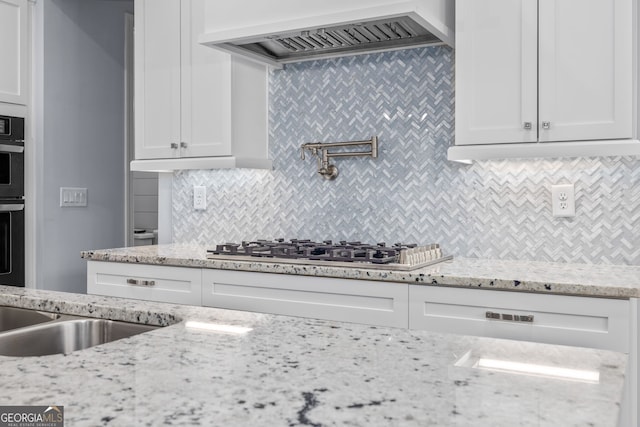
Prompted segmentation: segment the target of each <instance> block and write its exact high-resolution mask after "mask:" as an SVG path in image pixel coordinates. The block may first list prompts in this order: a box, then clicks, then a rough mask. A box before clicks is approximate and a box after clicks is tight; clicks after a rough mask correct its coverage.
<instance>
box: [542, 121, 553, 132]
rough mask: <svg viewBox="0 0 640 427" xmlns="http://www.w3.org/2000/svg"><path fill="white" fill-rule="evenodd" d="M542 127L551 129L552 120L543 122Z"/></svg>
mask: <svg viewBox="0 0 640 427" xmlns="http://www.w3.org/2000/svg"><path fill="white" fill-rule="evenodd" d="M542 129H544V130H549V129H551V122H542Z"/></svg>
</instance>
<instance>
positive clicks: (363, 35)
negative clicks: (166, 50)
mask: <svg viewBox="0 0 640 427" xmlns="http://www.w3.org/2000/svg"><path fill="white" fill-rule="evenodd" d="M444 1H445V3H442V2H439V7H438V8H436V12H434V9H433V8H432V9H430V8H428V7H426V6H424V4H425V2H424V1H409V2H404V3H399V4H394V5H390V6H385V7H378V8H366V9H361V10H353V11H350V12H349V13H348V14H346V13H345V14H342V15H340V14H337V15H336V14H333V15H326V16H315V17H312V18H311V19H301V20H298V21H287V22H279V23H275V24H269V23H267V24H264V25H259V26H254V27H245V28H241V29H239V30H238V29H231V30H225V31H218V32H213V33H212V32H209V33H206V34H204V35H202V36H201V37H200V39H199V41H200V43H202V44H205V45H207V46H210V47H214V48H218V49H223V50H226V51H228V52H231V53H233V54H236V55H242V56H244V57H247V58H249V59H252V60H254V61H258V62H261V63H266V64H269V65H271V66H275V67H281V66H282V64H286V63H290V62H299V61H306V60H311V59H318V58H327V57H337V56H346V55H354V54H359V53H371V52H379V51H387V50H396V49H404V48H409V47H419V46H427V45H437V44H449V45H453V24H452V21H453V10H452V7H450V6H451V5H452V4H453V3H454V2H453V1H452V0H449V2H448V3H447V2H446V1H447V0H444ZM442 4H444V5H445V6H441V5H442ZM354 18H356V19H354ZM265 30H267V31H269V32H265Z"/></svg>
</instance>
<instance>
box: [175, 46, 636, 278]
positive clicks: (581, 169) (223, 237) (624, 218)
mask: <svg viewBox="0 0 640 427" xmlns="http://www.w3.org/2000/svg"><path fill="white" fill-rule="evenodd" d="M453 67H454V64H453V52H452V50H450V49H449V48H446V47H429V48H421V49H411V50H405V51H396V52H391V53H384V54H377V55H363V56H355V57H349V58H340V59H332V60H322V61H313V62H305V63H300V64H296V65H289V66H287V67H286V68H285V69H284V70H278V71H273V72H272V73H271V76H270V79H271V82H270V117H269V119H270V151H271V157H272V159H273V161H274V170H273V171H258V170H216V171H183V172H178V173H176V174H175V176H174V181H173V190H174V200H173V225H174V229H173V235H174V241H176V242H181V243H187V242H195V243H202V244H207V245H214V244H215V243H222V242H225V241H241V240H246V239H256V238H276V237H284V238H308V239H317V240H322V239H334V240H340V239H347V240H362V241H367V242H380V241H386V242H388V243H394V242H398V241H403V242H416V243H420V244H426V243H431V242H439V243H441V244H442V246H443V249H444V251H445V252H446V253H447V254H452V255H455V256H458V257H480V258H499V259H527V260H543V261H562V262H586V263H615V264H634V265H640V160H636V159H634V158H627V157H608V158H599V159H593V158H588V159H563V160H522V161H519V160H508V161H485V162H478V163H474V164H473V165H470V166H467V165H460V164H457V163H452V162H449V161H447V160H446V151H447V148H448V147H449V145H450V144H452V141H453V137H454V135H453V129H454V128H453V113H454V111H453V107H454V93H453ZM372 135H377V136H378V137H379V140H380V153H379V157H378V158H377V159H370V158H345V159H336V160H335V164H336V165H337V166H338V168H339V170H340V176H339V177H338V178H337V179H336V180H335V181H325V180H323V179H322V178H321V177H320V176H319V175H317V173H316V168H317V165H316V162H315V160H314V159H310V158H309V157H308V158H307V160H306V161H303V160H301V159H300V144H302V143H304V142H311V141H314V142H315V141H321V142H334V141H347V140H362V139H368V138H369V137H371V136H372ZM557 183H574V184H575V190H576V217H575V218H568V219H567V218H553V217H552V215H551V192H550V185H551V184H557ZM194 185H205V186H206V187H207V196H208V209H207V210H206V211H202V212H201V211H197V212H194V211H193V210H192V209H191V206H192V197H193V191H192V188H193V186H194Z"/></svg>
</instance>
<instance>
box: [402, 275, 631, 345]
mask: <svg viewBox="0 0 640 427" xmlns="http://www.w3.org/2000/svg"><path fill="white" fill-rule="evenodd" d="M409 313H410V314H409V327H410V328H411V329H421V330H429V331H435V332H448V333H456V334H464V335H475V336H486V337H494V338H508V339H515V340H523V341H535V342H543V343H550V344H563V345H573V346H580V347H590V348H599V349H606V350H615V351H621V352H628V351H629V316H630V306H629V301H628V300H615V299H603V298H587V297H573V296H562V295H539V294H530V293H515V292H506V291H489V290H481V289H480V290H476V289H456V288H433V287H427V286H416V285H410V286H409ZM529 316H532V317H529Z"/></svg>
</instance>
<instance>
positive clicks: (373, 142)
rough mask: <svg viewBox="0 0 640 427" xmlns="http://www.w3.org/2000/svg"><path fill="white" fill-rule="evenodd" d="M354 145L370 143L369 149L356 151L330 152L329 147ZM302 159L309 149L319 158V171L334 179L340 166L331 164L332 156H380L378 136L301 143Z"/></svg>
mask: <svg viewBox="0 0 640 427" xmlns="http://www.w3.org/2000/svg"><path fill="white" fill-rule="evenodd" d="M354 145H368V146H369V147H370V150H369V151H356V152H344V151H341V152H329V148H335V147H351V146H354ZM301 149H302V156H301V157H302V160H304V159H305V155H304V151H305V150H309V151H310V152H311V154H312V155H313V156H315V157H317V158H318V173H319V174H320V175H321V176H322V177H323V178H324V179H327V180H334V179H336V177H337V176H338V168H337V167H336V166H335V165H332V164H329V159H330V158H331V157H351V156H353V157H373V158H374V159H376V158H377V157H378V137H377V136H372V137H371V139H370V140H367V141H347V142H307V143H305V144H302V145H301Z"/></svg>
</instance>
